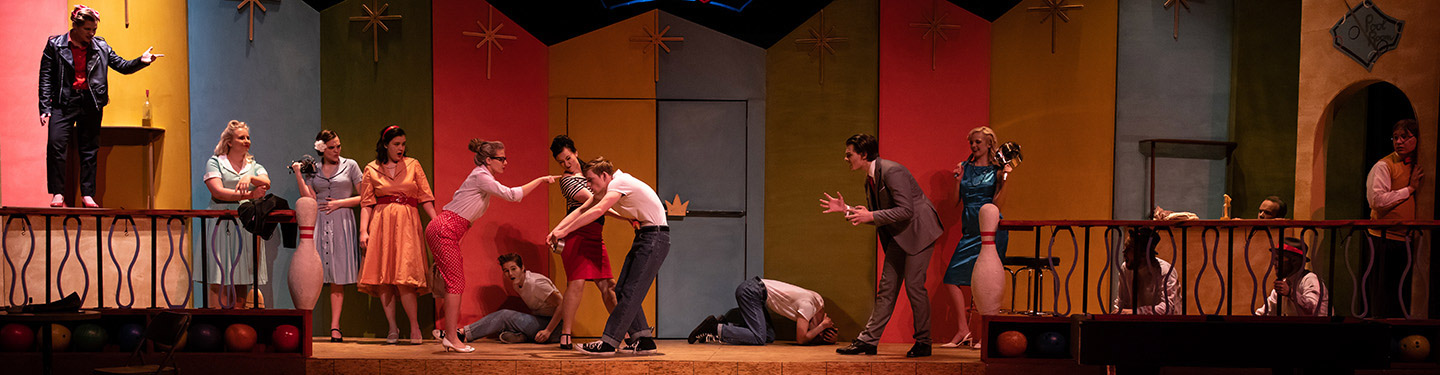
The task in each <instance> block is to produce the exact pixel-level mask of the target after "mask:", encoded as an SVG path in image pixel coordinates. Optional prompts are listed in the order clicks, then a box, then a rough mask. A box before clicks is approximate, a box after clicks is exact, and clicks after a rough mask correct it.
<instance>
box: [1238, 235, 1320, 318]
mask: <svg viewBox="0 0 1440 375" xmlns="http://www.w3.org/2000/svg"><path fill="white" fill-rule="evenodd" d="M1308 249H1309V247H1307V246H1305V241H1301V240H1300V239H1298V238H1294V237H1285V240H1284V241H1283V242H1282V244H1281V245H1280V247H1277V248H1273V249H1270V266H1271V267H1272V268H1274V270H1275V276H1276V277H1277V278H1276V279H1275V284H1274V289H1271V290H1270V296H1269V297H1267V298H1265V306H1261V307H1260V308H1259V309H1255V315H1275V305H1276V304H1278V303H1280V297H1285V302H1284V303H1285V304H1284V305H1283V306H1282V307H1281V308H1280V311H1281V313H1283V314H1284V315H1285V316H1329V315H1330V290H1328V289H1326V288H1325V283H1324V282H1321V281H1320V276H1318V275H1316V274H1315V273H1314V272H1310V271H1309V270H1306V269H1305V263H1306V262H1309V261H1310V259H1309V258H1306V257H1305V253H1306V252H1307V250H1308Z"/></svg>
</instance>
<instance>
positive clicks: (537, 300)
mask: <svg viewBox="0 0 1440 375" xmlns="http://www.w3.org/2000/svg"><path fill="white" fill-rule="evenodd" d="M499 260H500V271H501V272H503V273H504V274H505V277H507V278H509V279H510V283H511V284H510V285H511V286H513V287H515V292H516V293H519V294H520V299H522V300H524V301H525V306H528V307H530V313H529V314H526V313H522V312H519V311H515V310H510V309H501V310H499V311H496V312H493V313H490V314H489V315H485V317H483V318H480V320H476V321H475V322H474V323H470V324H468V325H466V326H465V327H462V328H460V332H458V333H459V334H460V338H461V339H463V340H465V342H471V341H475V340H479V339H480V338H482V337H488V336H490V335H493V334H496V333H499V334H500V342H503V343H506V344H514V343H521V342H530V341H534V342H537V343H547V342H550V339H551V338H558V336H555V337H552V336H550V333H551V332H554V331H555V326H556V325H557V324H558V323H560V319H552V318H551V317H553V316H555V311H556V310H557V308H558V307H559V306H560V303H561V301H563V299H562V297H561V296H560V290H559V289H556V288H555V283H554V282H552V281H550V278H548V277H545V275H541V274H538V273H534V272H530V271H529V270H526V269H525V261H524V260H521V259H520V255H519V254H515V253H509V254H505V255H501V256H500V259H499Z"/></svg>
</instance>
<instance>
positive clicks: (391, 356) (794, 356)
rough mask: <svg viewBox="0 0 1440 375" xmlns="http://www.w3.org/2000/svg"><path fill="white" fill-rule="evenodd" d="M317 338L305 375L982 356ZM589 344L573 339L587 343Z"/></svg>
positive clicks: (784, 368)
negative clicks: (615, 349) (617, 350)
mask: <svg viewBox="0 0 1440 375" xmlns="http://www.w3.org/2000/svg"><path fill="white" fill-rule="evenodd" d="M321 340H325V339H324V338H321V337H317V338H316V340H315V344H314V356H313V357H311V358H310V359H309V360H307V361H306V366H305V369H306V374H310V375H316V374H319V375H330V374H336V375H340V374H430V375H441V374H584V375H605V374H982V373H984V372H985V365H984V364H983V363H980V351H978V350H972V349H941V348H938V347H937V348H935V355H933V356H930V357H926V358H919V359H907V358H905V351H906V350H909V349H910V345H909V344H881V345H880V354H878V355H873V356H842V355H838V354H835V348H838V347H839V346H837V345H829V346H796V345H790V344H785V343H777V344H771V345H767V346H739V345H721V344H716V343H711V344H695V345H690V344H686V343H685V341H684V340H658V341H657V342H656V343H657V344H658V345H659V347H660V352H661V353H662V354H661V355H651V356H631V355H616V356H613V357H591V356H586V355H583V354H580V353H577V352H574V351H567V350H560V349H559V348H558V347H557V346H556V345H554V344H547V345H537V344H501V343H499V342H497V341H494V340H488V339H487V340H481V341H477V342H474V343H471V345H472V346H474V347H475V349H476V351H475V352H474V353H469V354H458V353H453V352H452V353H446V352H445V351H444V350H443V349H442V348H441V347H440V345H439V344H438V343H437V342H436V341H435V340H426V341H425V344H423V345H384V340H383V339H350V338H347V339H346V341H345V342H343V343H331V342H328V341H324V342H322V341H321ZM588 341H589V340H577V342H588Z"/></svg>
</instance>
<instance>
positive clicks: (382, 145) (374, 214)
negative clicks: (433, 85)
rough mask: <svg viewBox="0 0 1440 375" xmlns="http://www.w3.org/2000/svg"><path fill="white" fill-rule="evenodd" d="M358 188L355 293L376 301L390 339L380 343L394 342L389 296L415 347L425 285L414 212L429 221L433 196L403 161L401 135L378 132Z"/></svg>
mask: <svg viewBox="0 0 1440 375" xmlns="http://www.w3.org/2000/svg"><path fill="white" fill-rule="evenodd" d="M361 181H362V182H361V183H360V247H361V248H363V249H365V256H364V258H365V260H364V261H363V262H362V264H361V266H360V283H359V286H360V291H362V292H365V293H368V294H371V295H376V296H379V297H380V303H381V305H382V306H383V307H384V309H385V320H386V321H388V322H389V323H390V334H389V335H388V336H387V337H386V339H385V342H386V343H390V344H394V343H396V342H398V341H399V340H400V329H399V328H397V327H396V326H395V296H396V295H397V294H398V295H399V296H400V303H401V304H402V305H404V307H405V315H406V316H408V317H409V318H410V343H411V344H417V345H418V344H420V342H421V340H422V338H421V336H420V322H419V320H417V319H416V311H415V310H416V298H418V296H419V295H422V294H426V293H429V290H428V288H427V286H426V285H425V282H426V280H427V278H428V275H429V269H430V268H429V267H427V265H428V264H429V262H427V261H426V260H425V234H424V226H422V225H420V209H424V210H425V214H426V215H427V216H429V217H431V218H434V217H435V195H434V194H431V192H430V180H429V179H428V178H426V177H425V171H424V170H423V169H421V167H420V162H419V161H416V160H415V159H411V158H408V157H406V156H405V130H404V129H400V127H399V126H395V125H391V126H389V127H386V128H385V130H381V131H380V141H379V142H378V143H376V144H375V161H372V162H370V164H367V165H366V166H365V173H364V174H363V175H362V176H361Z"/></svg>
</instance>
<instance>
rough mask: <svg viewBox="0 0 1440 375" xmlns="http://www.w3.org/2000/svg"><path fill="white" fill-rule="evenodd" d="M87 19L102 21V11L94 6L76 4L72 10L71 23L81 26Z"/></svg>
mask: <svg viewBox="0 0 1440 375" xmlns="http://www.w3.org/2000/svg"><path fill="white" fill-rule="evenodd" d="M86 21H95V22H100V12H96V11H95V9H93V8H90V7H87V6H84V5H79V4H76V5H75V8H73V9H72V10H70V25H71V26H80V25H83V24H85V22H86Z"/></svg>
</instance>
